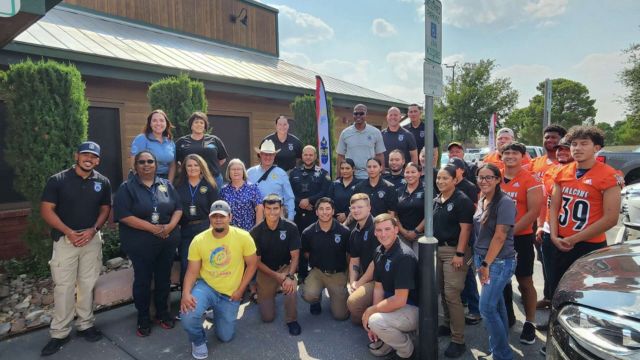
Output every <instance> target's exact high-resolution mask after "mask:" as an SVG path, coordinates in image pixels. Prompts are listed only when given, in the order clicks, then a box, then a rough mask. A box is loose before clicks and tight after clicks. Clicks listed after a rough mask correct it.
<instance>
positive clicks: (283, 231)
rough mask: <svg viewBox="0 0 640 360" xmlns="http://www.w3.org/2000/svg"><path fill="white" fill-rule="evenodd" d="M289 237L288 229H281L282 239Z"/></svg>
mask: <svg viewBox="0 0 640 360" xmlns="http://www.w3.org/2000/svg"><path fill="white" fill-rule="evenodd" d="M286 238H287V230H281V231H280V240H284V239H286Z"/></svg>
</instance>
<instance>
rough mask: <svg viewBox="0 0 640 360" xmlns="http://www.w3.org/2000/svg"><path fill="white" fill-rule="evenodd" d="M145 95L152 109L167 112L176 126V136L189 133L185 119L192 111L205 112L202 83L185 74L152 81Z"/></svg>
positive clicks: (205, 105) (205, 100)
mask: <svg viewBox="0 0 640 360" xmlns="http://www.w3.org/2000/svg"><path fill="white" fill-rule="evenodd" d="M147 97H148V98H149V103H150V104H151V108H152V109H162V110H164V112H165V113H167V116H168V117H169V120H171V122H172V123H173V124H174V125H175V127H176V130H175V135H176V137H180V136H183V135H187V134H190V133H191V129H189V125H188V123H187V120H188V119H189V116H191V114H192V113H193V112H194V111H202V112H204V113H205V114H206V112H207V97H206V96H205V92H204V84H203V83H202V82H200V81H196V80H192V79H190V78H189V76H187V75H186V74H180V75H179V76H177V77H176V76H171V77H167V78H164V79H161V80H158V81H156V82H154V83H153V84H151V85H150V86H149V91H148V93H147Z"/></svg>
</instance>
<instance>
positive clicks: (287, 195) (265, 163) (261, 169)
mask: <svg viewBox="0 0 640 360" xmlns="http://www.w3.org/2000/svg"><path fill="white" fill-rule="evenodd" d="M255 150H256V151H257V152H258V155H259V156H260V164H258V165H256V166H254V167H251V168H249V170H247V176H248V180H249V182H251V183H253V184H257V185H258V188H259V189H260V193H261V194H262V196H263V197H264V196H267V195H271V194H276V195H278V196H280V197H281V198H282V199H283V203H284V205H285V207H286V208H285V214H286V217H287V219H289V220H291V221H293V218H294V216H295V214H296V211H295V203H294V196H293V190H291V183H289V176H287V173H286V172H285V171H284V170H282V168H279V167H278V166H276V165H274V163H273V161H274V159H275V157H276V153H277V152H278V151H277V150H276V146H275V144H274V143H273V141H271V140H265V141H264V142H263V143H262V145H260V149H258V148H255Z"/></svg>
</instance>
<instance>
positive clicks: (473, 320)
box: [464, 314, 482, 325]
mask: <svg viewBox="0 0 640 360" xmlns="http://www.w3.org/2000/svg"><path fill="white" fill-rule="evenodd" d="M481 321H482V316H480V314H467V315H465V316H464V323H465V324H467V325H478V324H479V323H480V322H481Z"/></svg>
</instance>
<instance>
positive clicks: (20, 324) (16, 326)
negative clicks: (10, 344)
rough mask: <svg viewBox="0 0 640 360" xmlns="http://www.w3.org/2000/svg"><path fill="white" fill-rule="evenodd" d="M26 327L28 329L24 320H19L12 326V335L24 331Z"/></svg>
mask: <svg viewBox="0 0 640 360" xmlns="http://www.w3.org/2000/svg"><path fill="white" fill-rule="evenodd" d="M25 327H26V324H25V322H24V319H18V320H16V321H14V322H13V324H12V325H11V332H12V333H17V332H20V331H22V330H24V329H25Z"/></svg>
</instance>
